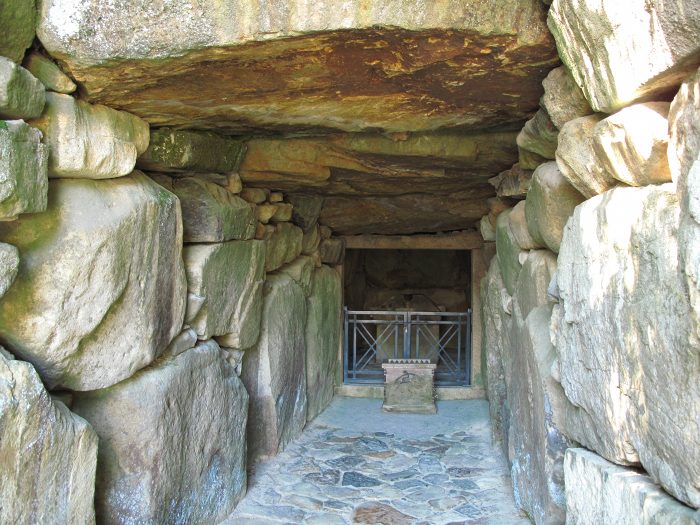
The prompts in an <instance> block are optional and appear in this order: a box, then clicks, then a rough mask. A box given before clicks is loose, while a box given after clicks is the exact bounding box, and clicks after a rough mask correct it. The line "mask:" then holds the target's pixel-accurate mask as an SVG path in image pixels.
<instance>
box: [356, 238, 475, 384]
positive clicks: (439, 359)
mask: <svg viewBox="0 0 700 525" xmlns="http://www.w3.org/2000/svg"><path fill="white" fill-rule="evenodd" d="M470 255H471V252H469V251H463V250H383V249H356V250H353V249H351V250H347V252H346V258H345V267H344V274H345V283H344V288H345V289H344V292H345V323H344V326H345V333H344V363H343V365H344V382H345V383H349V384H352V383H369V384H372V383H383V382H384V373H383V370H382V367H381V365H382V363H385V362H386V361H387V360H389V359H428V360H430V362H432V363H435V364H436V365H437V368H436V371H435V383H436V385H438V386H468V385H469V384H470V380H471V374H470V367H471V256H470Z"/></svg>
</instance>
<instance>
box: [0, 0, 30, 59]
mask: <svg viewBox="0 0 700 525" xmlns="http://www.w3.org/2000/svg"><path fill="white" fill-rule="evenodd" d="M36 18H37V15H36V5H35V3H34V2H27V0H5V1H3V2H2V4H0V20H2V26H3V29H2V32H1V33H0V55H2V56H6V57H8V58H10V59H12V60H14V61H15V62H17V63H19V62H21V61H22V57H23V56H24V51H25V50H26V49H27V48H28V47H29V46H30V45H32V40H34V28H35V27H36Z"/></svg>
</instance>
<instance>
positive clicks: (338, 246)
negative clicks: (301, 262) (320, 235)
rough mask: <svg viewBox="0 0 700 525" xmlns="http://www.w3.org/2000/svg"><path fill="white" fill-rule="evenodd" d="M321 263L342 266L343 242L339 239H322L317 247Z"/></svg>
mask: <svg viewBox="0 0 700 525" xmlns="http://www.w3.org/2000/svg"><path fill="white" fill-rule="evenodd" d="M318 253H319V254H320V255H321V262H323V263H325V264H342V263H343V258H344V256H345V242H344V241H343V239H341V238H339V237H334V238H332V239H323V240H322V241H321V244H319V246H318Z"/></svg>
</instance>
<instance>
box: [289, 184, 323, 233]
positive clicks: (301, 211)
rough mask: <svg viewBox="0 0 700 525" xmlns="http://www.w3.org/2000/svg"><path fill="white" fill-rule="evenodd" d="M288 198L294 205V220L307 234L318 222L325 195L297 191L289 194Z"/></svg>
mask: <svg viewBox="0 0 700 525" xmlns="http://www.w3.org/2000/svg"><path fill="white" fill-rule="evenodd" d="M287 200H288V201H289V202H290V203H291V204H292V206H294V210H293V212H292V222H293V223H294V224H296V225H297V226H299V228H301V229H302V230H304V233H305V234H306V233H307V232H308V231H309V230H311V229H312V228H315V227H316V225H317V224H318V217H319V215H320V214H321V208H322V207H323V197H320V196H319V195H310V194H303V193H296V194H292V195H287Z"/></svg>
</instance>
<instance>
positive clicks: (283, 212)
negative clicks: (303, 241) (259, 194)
mask: <svg viewBox="0 0 700 525" xmlns="http://www.w3.org/2000/svg"><path fill="white" fill-rule="evenodd" d="M270 196H272V195H270ZM274 206H276V209H275V213H274V214H273V215H272V217H271V218H270V220H271V221H272V222H289V221H291V220H292V212H293V209H294V207H293V206H292V205H291V204H289V203H288V202H277V203H276V204H275V205H274Z"/></svg>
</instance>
